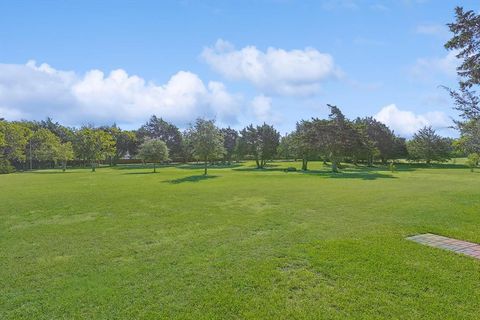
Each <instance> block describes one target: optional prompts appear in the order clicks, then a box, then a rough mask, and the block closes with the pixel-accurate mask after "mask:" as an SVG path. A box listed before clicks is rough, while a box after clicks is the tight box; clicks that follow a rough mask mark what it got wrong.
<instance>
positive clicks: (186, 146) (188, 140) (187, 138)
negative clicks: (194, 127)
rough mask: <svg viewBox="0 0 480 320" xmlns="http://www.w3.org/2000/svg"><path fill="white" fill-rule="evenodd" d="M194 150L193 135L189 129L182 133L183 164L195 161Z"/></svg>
mask: <svg viewBox="0 0 480 320" xmlns="http://www.w3.org/2000/svg"><path fill="white" fill-rule="evenodd" d="M194 156H195V154H194V148H193V142H192V135H191V132H190V130H189V129H187V130H184V131H183V132H182V148H181V159H182V162H184V163H187V162H189V161H191V160H193V159H194Z"/></svg>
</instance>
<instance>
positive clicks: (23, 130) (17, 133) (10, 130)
mask: <svg viewBox="0 0 480 320" xmlns="http://www.w3.org/2000/svg"><path fill="white" fill-rule="evenodd" d="M0 134H1V135H2V137H3V139H2V140H3V146H1V147H0V151H1V155H2V156H3V158H4V159H6V160H8V161H9V162H11V163H16V164H23V163H25V161H26V158H27V157H26V146H27V144H28V141H29V138H30V136H31V134H32V131H31V130H30V129H29V128H28V127H26V126H25V125H23V124H22V123H18V122H7V121H5V120H3V121H0Z"/></svg>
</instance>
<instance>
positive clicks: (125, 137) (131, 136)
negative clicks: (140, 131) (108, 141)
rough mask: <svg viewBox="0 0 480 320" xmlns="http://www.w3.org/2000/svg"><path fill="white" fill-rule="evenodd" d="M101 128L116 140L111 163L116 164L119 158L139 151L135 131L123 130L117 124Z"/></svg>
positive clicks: (130, 155)
mask: <svg viewBox="0 0 480 320" xmlns="http://www.w3.org/2000/svg"><path fill="white" fill-rule="evenodd" d="M99 129H100V130H103V131H105V132H107V133H109V134H110V135H111V136H112V137H113V139H114V140H115V153H114V154H112V156H111V157H110V165H112V164H116V163H117V161H118V160H119V159H121V158H123V157H125V156H127V155H128V156H129V157H130V158H131V157H132V156H133V155H134V154H136V153H137V149H138V140H137V135H136V133H135V132H134V131H127V130H122V129H121V128H119V127H118V126H117V125H116V124H114V125H112V126H103V127H100V128H99Z"/></svg>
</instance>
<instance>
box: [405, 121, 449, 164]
mask: <svg viewBox="0 0 480 320" xmlns="http://www.w3.org/2000/svg"><path fill="white" fill-rule="evenodd" d="M407 147H408V153H409V158H410V159H412V160H421V161H425V162H426V163H427V164H430V162H432V161H446V160H448V159H450V155H451V152H452V143H451V140H450V139H447V138H443V137H441V136H439V135H438V134H436V132H435V130H434V129H433V128H432V127H424V128H422V129H420V130H419V131H418V132H417V133H415V134H414V135H413V138H412V140H410V141H408V143H407Z"/></svg>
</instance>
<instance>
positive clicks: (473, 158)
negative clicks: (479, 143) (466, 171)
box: [467, 153, 480, 172]
mask: <svg viewBox="0 0 480 320" xmlns="http://www.w3.org/2000/svg"><path fill="white" fill-rule="evenodd" d="M478 161H480V155H479V154H478V153H470V154H469V155H468V158H467V165H468V166H469V167H470V171H472V172H473V171H474V169H475V168H476V167H477V166H478Z"/></svg>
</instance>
